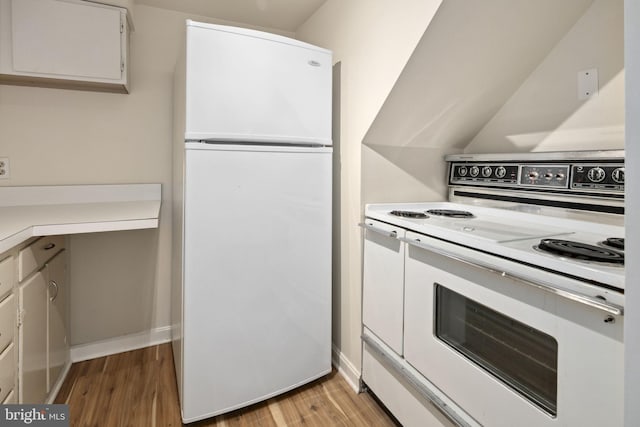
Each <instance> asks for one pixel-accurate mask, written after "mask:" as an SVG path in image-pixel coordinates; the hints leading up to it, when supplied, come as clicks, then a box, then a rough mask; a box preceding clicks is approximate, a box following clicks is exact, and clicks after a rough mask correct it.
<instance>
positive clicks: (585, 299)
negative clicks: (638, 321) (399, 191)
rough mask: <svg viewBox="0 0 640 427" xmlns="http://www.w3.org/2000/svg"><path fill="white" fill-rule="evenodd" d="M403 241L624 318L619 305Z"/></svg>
mask: <svg viewBox="0 0 640 427" xmlns="http://www.w3.org/2000/svg"><path fill="white" fill-rule="evenodd" d="M400 240H401V241H403V242H405V243H408V244H410V245H412V246H416V247H418V248H420V249H425V250H427V251H431V252H433V253H436V254H438V255H442V256H444V257H448V258H451V259H454V260H456V261H459V262H462V263H465V264H467V265H471V266H473V267H477V268H480V269H483V270H485V271H489V272H491V273H494V274H497V275H499V276H502V277H507V278H510V279H513V280H516V281H518V282H521V283H523V284H525V285H529V286H533V287H535V288H537V289H540V290H543V291H546V292H550V293H552V294H555V295H558V296H560V297H563V298H567V299H569V300H571V301H575V302H578V303H581V304H584V305H588V306H589V307H593V308H596V309H598V310H602V311H604V312H606V313H609V314H613V315H614V316H622V315H623V313H624V309H623V308H622V307H621V306H619V305H617V304H612V303H608V302H605V301H603V300H600V299H598V298H595V297H591V296H588V295H584V294H580V293H576V292H570V291H567V290H564V289H559V288H557V287H555V286H552V285H549V284H547V283H543V282H539V281H533V280H531V279H528V278H524V277H522V276H520V275H519V274H517V273H514V272H512V271H500V270H496V269H495V267H493V266H492V265H491V264H486V263H484V262H482V261H478V260H475V259H471V258H469V257H465V256H464V255H460V254H455V253H452V252H449V251H447V250H445V249H440V248H437V247H434V246H431V245H429V244H426V243H423V242H422V241H420V240H419V239H410V238H407V237H401V238H400Z"/></svg>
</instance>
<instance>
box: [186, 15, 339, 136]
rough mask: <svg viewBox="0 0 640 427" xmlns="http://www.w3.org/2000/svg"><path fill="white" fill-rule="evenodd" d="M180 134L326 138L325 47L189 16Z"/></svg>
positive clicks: (328, 57) (327, 87)
mask: <svg viewBox="0 0 640 427" xmlns="http://www.w3.org/2000/svg"><path fill="white" fill-rule="evenodd" d="M186 49H187V52H186V135H185V137H186V139H188V140H202V139H206V140H217V141H248V142H274V143H298V144H320V145H331V76H332V64H331V61H332V56H331V52H330V51H328V50H325V49H321V48H318V47H315V46H312V45H309V44H306V43H303V42H300V41H297V40H293V39H289V38H286V37H282V36H277V35H274V34H268V33H263V32H259V31H253V30H246V29H239V28H234V27H225V26H219V25H210V24H201V23H197V22H192V21H189V22H188V24H187V46H186Z"/></svg>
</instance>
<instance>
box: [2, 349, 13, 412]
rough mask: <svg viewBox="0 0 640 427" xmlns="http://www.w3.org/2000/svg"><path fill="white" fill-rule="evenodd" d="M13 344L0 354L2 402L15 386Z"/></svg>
mask: <svg viewBox="0 0 640 427" xmlns="http://www.w3.org/2000/svg"><path fill="white" fill-rule="evenodd" d="M13 348H14V347H13V344H11V345H10V346H9V347H7V349H6V350H5V351H4V352H3V353H2V354H0V402H2V401H4V399H5V398H6V397H7V395H8V394H9V392H10V391H11V390H13V388H14V386H15V384H14V383H15V380H14V378H15V375H14V373H15V369H16V368H15V362H14V358H13Z"/></svg>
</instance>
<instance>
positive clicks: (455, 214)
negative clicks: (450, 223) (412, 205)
mask: <svg viewBox="0 0 640 427" xmlns="http://www.w3.org/2000/svg"><path fill="white" fill-rule="evenodd" d="M427 213H428V214H431V215H435V216H444V217H447V218H473V217H474V215H473V214H472V213H471V212H468V211H460V210H456V209H429V210H428V211H427Z"/></svg>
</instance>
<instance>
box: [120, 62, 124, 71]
mask: <svg viewBox="0 0 640 427" xmlns="http://www.w3.org/2000/svg"><path fill="white" fill-rule="evenodd" d="M120 72H121V73H124V61H120Z"/></svg>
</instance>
